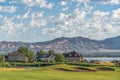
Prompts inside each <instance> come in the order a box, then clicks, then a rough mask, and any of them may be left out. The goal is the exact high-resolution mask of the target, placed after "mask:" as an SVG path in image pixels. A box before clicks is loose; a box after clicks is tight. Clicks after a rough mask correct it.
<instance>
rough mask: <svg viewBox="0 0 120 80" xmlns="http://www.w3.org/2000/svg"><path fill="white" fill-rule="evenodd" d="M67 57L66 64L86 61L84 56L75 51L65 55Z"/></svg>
mask: <svg viewBox="0 0 120 80" xmlns="http://www.w3.org/2000/svg"><path fill="white" fill-rule="evenodd" d="M63 55H64V56H65V60H66V62H82V61H84V59H83V56H82V55H80V54H78V53H77V52H75V51H72V52H70V53H66V54H63Z"/></svg>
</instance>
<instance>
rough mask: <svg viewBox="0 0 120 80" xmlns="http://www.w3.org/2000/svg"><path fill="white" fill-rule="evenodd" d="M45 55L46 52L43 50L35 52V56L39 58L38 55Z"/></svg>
mask: <svg viewBox="0 0 120 80" xmlns="http://www.w3.org/2000/svg"><path fill="white" fill-rule="evenodd" d="M45 53H46V52H45V51H44V50H39V51H37V53H36V55H37V56H39V55H43V54H45Z"/></svg>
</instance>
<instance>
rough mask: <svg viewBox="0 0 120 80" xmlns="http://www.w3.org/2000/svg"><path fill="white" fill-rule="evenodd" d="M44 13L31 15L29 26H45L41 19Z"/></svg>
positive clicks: (45, 22)
mask: <svg viewBox="0 0 120 80" xmlns="http://www.w3.org/2000/svg"><path fill="white" fill-rule="evenodd" d="M43 15H44V11H42V12H36V13H35V12H33V13H32V14H31V22H30V25H31V26H32V27H41V26H46V25H47V21H46V20H45V19H44V18H43Z"/></svg>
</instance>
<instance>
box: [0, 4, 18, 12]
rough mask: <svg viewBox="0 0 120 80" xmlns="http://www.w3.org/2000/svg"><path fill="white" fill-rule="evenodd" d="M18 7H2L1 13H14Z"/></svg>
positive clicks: (0, 7) (0, 8)
mask: <svg viewBox="0 0 120 80" xmlns="http://www.w3.org/2000/svg"><path fill="white" fill-rule="evenodd" d="M16 9H17V7H15V6H0V12H9V13H14V12H15V11H16Z"/></svg>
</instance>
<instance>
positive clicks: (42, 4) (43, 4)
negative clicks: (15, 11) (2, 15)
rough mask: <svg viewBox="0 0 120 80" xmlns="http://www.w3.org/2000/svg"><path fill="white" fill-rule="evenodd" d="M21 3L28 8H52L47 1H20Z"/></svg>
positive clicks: (51, 4)
mask: <svg viewBox="0 0 120 80" xmlns="http://www.w3.org/2000/svg"><path fill="white" fill-rule="evenodd" d="M21 2H23V3H24V4H26V5H28V6H30V7H32V6H39V7H40V8H48V9H52V8H53V6H54V4H53V3H48V2H47V0H21Z"/></svg>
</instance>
